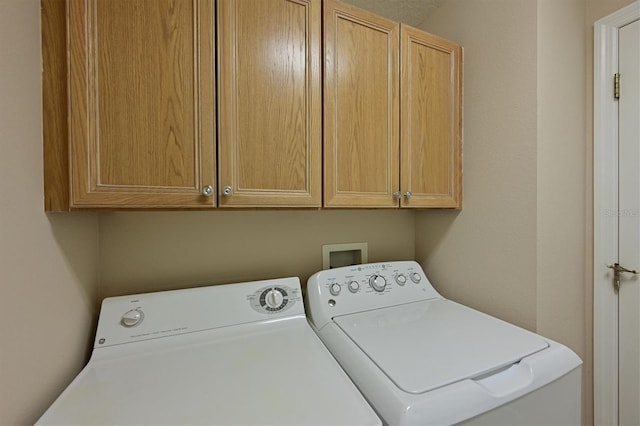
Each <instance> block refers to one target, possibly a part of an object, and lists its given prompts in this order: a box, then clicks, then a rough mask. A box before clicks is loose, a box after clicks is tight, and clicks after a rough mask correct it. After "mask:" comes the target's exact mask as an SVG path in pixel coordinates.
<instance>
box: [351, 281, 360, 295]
mask: <svg viewBox="0 0 640 426" xmlns="http://www.w3.org/2000/svg"><path fill="white" fill-rule="evenodd" d="M358 290H360V284H359V283H358V281H349V291H350V292H351V293H357V292H358Z"/></svg>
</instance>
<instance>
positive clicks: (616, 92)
mask: <svg viewBox="0 0 640 426" xmlns="http://www.w3.org/2000/svg"><path fill="white" fill-rule="evenodd" d="M613 97H614V98H616V99H620V73H615V74H614V75H613Z"/></svg>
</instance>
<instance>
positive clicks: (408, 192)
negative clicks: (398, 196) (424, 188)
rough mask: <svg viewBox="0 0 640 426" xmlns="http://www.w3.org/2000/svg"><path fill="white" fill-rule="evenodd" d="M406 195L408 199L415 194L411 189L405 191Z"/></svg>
mask: <svg viewBox="0 0 640 426" xmlns="http://www.w3.org/2000/svg"><path fill="white" fill-rule="evenodd" d="M404 196H405V198H406V199H407V200H408V199H409V198H411V197H413V194H412V193H411V191H407V192H405V193H404Z"/></svg>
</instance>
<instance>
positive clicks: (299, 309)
mask: <svg viewBox="0 0 640 426" xmlns="http://www.w3.org/2000/svg"><path fill="white" fill-rule="evenodd" d="M37 424H60V425H94V424H109V425H116V424H117V425H124V424H135V425H151V424H153V425H196V424H197V425H210V424H222V425H237V424H245V425H258V424H260V425H276V424H277V425H283V424H288V425H302V424H318V425H329V424H331V425H379V424H381V422H380V419H379V418H378V417H377V416H376V414H375V412H374V411H373V410H372V409H371V407H370V406H369V405H368V404H367V402H366V401H365V399H364V398H363V397H362V395H361V394H360V393H359V392H358V390H357V389H356V387H355V386H354V385H353V383H352V382H351V381H350V380H349V378H348V377H347V375H346V374H345V373H344V372H343V371H342V369H341V368H340V366H339V365H338V364H337V363H336V362H335V360H334V359H333V357H332V356H331V354H330V353H329V352H328V351H327V349H326V348H325V347H324V345H323V344H322V342H320V340H319V339H318V337H317V336H316V334H315V333H314V332H313V330H312V329H311V327H310V326H309V324H308V322H307V318H306V316H305V311H304V304H303V301H302V294H301V291H300V282H299V279H298V278H285V279H278V280H266V281H256V282H249V283H241V284H232V285H220V286H211V287H201V288H194V289H187V290H176V291H168V292H158V293H149V294H138V295H131V296H122V297H113V298H107V299H105V300H104V301H103V303H102V309H101V312H100V319H99V322H98V329H97V334H96V340H95V345H94V348H93V352H92V355H91V359H90V361H89V363H88V364H87V366H86V367H85V368H84V369H83V370H82V371H81V372H80V374H79V375H78V376H77V377H76V378H75V380H74V381H73V382H72V383H71V384H70V385H69V386H68V387H67V389H66V390H65V391H64V392H63V393H62V394H61V395H60V397H59V398H58V399H57V400H56V401H55V402H54V403H53V405H51V407H50V408H49V409H48V410H47V411H46V412H45V413H44V415H43V416H42V417H41V418H40V419H39V420H38V423H37Z"/></svg>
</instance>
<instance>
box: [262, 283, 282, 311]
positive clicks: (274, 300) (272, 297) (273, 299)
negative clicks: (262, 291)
mask: <svg viewBox="0 0 640 426" xmlns="http://www.w3.org/2000/svg"><path fill="white" fill-rule="evenodd" d="M283 300H284V296H283V295H282V293H281V292H280V291H279V290H277V289H275V288H272V289H271V290H269V291H268V292H267V294H266V296H265V298H264V302H265V303H266V304H267V306H268V307H270V308H271V309H278V308H279V307H280V306H282V301H283Z"/></svg>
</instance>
